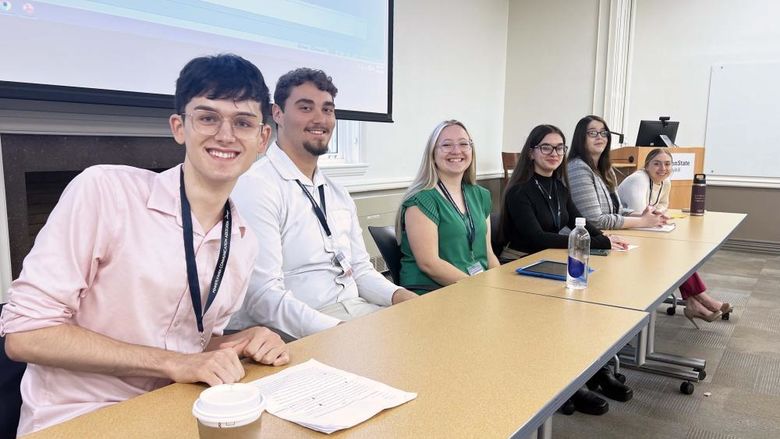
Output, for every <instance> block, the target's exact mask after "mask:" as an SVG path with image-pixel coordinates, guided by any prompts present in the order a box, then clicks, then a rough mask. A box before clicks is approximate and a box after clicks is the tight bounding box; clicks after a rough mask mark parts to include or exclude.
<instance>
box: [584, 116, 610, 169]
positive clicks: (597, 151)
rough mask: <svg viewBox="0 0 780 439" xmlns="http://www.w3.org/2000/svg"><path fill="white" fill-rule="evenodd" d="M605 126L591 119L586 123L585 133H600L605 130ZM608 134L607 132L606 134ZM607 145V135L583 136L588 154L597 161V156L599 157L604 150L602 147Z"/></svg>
mask: <svg viewBox="0 0 780 439" xmlns="http://www.w3.org/2000/svg"><path fill="white" fill-rule="evenodd" d="M606 129H607V128H606V126H604V124H603V123H601V122H599V121H597V120H592V121H590V123H589V124H588V128H587V129H586V130H585V133H588V132H593V131H595V132H597V133H602V132H604V131H606ZM607 136H609V134H607ZM606 147H607V137H602V136H601V134H599V135H597V136H596V137H591V136H589V135H586V136H585V149H586V151H587V153H588V154H590V155H591V156H592V157H594V159H595V160H594V161H598V160H597V159H598V157H601V153H602V152H604V149H605V148H606Z"/></svg>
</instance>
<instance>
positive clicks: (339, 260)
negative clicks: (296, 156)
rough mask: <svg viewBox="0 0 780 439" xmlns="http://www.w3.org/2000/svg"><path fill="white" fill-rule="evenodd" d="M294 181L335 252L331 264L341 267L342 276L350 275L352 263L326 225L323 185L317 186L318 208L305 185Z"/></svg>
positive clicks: (348, 276)
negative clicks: (318, 194) (306, 199)
mask: <svg viewBox="0 0 780 439" xmlns="http://www.w3.org/2000/svg"><path fill="white" fill-rule="evenodd" d="M295 182H296V183H298V186H300V188H301V190H302V191H303V193H304V195H306V198H308V199H309V202H310V203H311V207H312V209H313V210H314V215H316V216H317V220H318V221H319V222H320V225H321V226H322V229H323V230H324V231H325V235H327V237H328V243H329V244H330V247H331V248H332V249H333V252H334V253H335V255H334V256H333V265H335V266H337V267H339V268H341V270H342V272H343V273H342V276H343V277H344V278H350V277H352V265H351V264H350V263H349V259H348V258H347V256H346V255H345V254H344V252H342V251H341V250H340V249H339V248H338V246H337V245H336V240H335V238H333V234H332V233H331V231H330V226H328V218H327V217H326V215H327V207H326V206H325V186H323V185H320V186H319V187H318V188H317V189H318V191H319V193H320V205H321V206H322V207H321V208H320V205H317V202H316V201H314V197H312V196H311V193H309V191H308V189H306V186H304V185H303V183H301V181H300V180H295ZM340 277H341V276H340Z"/></svg>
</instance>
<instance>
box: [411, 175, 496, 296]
mask: <svg viewBox="0 0 780 439" xmlns="http://www.w3.org/2000/svg"><path fill="white" fill-rule="evenodd" d="M463 192H464V196H465V200H466V204H467V205H468V207H469V211H470V212H471V217H472V218H473V220H474V228H475V232H476V233H475V236H474V244H473V252H472V249H469V243H468V232H467V228H466V227H467V226H466V224H467V222H466V216H465V215H464V214H461V213H460V212H459V211H458V210H456V209H455V207H454V206H453V205H452V204H451V203H450V202H449V201H447V199H446V198H444V196H443V195H442V194H441V193H440V192H439V191H438V190H436V188H433V189H427V190H424V191H420V192H418V193H417V194H415V195H414V196H413V197H411V198H409V199H408V200H406V201H405V202H404V203H403V205H401V225H402V229H403V231H402V233H401V285H403V286H409V287H411V288H412V289H415V288H414V287H419V286H426V287H432V288H437V287H439V286H440V285H439V284H438V283H436V282H435V281H434V280H433V279H431V278H430V277H428V275H426V274H425V273H423V272H422V271H421V270H420V268H419V267H417V262H416V261H415V259H414V255H413V254H412V249H411V247H410V246H409V237H408V236H407V234H406V227H405V224H404V223H403V221H404V215H405V214H406V209H408V208H409V207H411V206H417V208H419V209H420V211H421V212H422V213H423V214H425V216H427V217H428V218H430V219H431V221H433V222H434V224H436V226H437V227H438V229H439V230H438V231H439V257H440V258H441V259H443V260H445V261H447V262H449V263H450V264H452V265H454V266H455V267H457V268H458V269H459V270H461V271H462V272H464V273H468V267H469V266H471V265H472V264H474V263H475V262H479V263H480V264H481V265H482V268H483V269H484V270H487V268H488V261H487V243H486V241H485V236H486V234H487V221H488V218H489V216H490V211H491V199H490V191H488V190H487V189H485V188H483V187H481V186H477V185H473V184H464V185H463ZM417 292H418V294H424V292H421V291H417Z"/></svg>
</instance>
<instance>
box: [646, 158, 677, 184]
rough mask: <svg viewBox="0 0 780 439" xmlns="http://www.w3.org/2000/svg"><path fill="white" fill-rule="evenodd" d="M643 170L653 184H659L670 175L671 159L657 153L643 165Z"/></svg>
mask: <svg viewBox="0 0 780 439" xmlns="http://www.w3.org/2000/svg"><path fill="white" fill-rule="evenodd" d="M645 170H646V171H647V174H648V175H649V176H650V178H651V179H652V180H653V183H655V184H661V182H662V181H664V180H666V179H667V178H668V177H669V176H670V175H672V157H671V156H669V154H666V153H663V152H662V153H659V154H657V155H656V156H655V157H653V158H652V159H651V160H650V161H648V162H647V165H645Z"/></svg>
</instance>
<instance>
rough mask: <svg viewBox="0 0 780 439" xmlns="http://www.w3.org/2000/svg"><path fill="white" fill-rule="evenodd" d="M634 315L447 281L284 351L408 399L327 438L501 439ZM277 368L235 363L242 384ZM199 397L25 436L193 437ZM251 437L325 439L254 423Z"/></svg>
mask: <svg viewBox="0 0 780 439" xmlns="http://www.w3.org/2000/svg"><path fill="white" fill-rule="evenodd" d="M647 322H648V315H647V313H644V312H638V311H632V310H626V309H619V308H613V307H605V306H598V305H593V304H589V303H584V302H577V301H569V300H559V299H555V298H551V297H545V296H539V295H532V294H519V293H517V292H513V291H509V290H505V289H498V288H490V287H487V286H480V287H475V284H466V283H459V284H456V285H453V286H451V287H447V288H444V289H441V290H439V291H436V292H433V293H430V294H428V295H426V296H423V297H420V298H418V299H415V300H412V301H408V302H404V303H402V304H399V305H396V306H392V307H390V308H388V309H385V310H382V311H379V312H377V313H374V314H372V315H369V316H366V317H363V318H360V319H357V320H353V321H351V322H349V323H347V324H345V325H340V326H337V327H335V328H332V329H329V330H326V331H323V332H321V333H318V334H315V335H312V336H309V337H306V338H304V339H301V340H298V341H296V342H294V343H291V344H290V352H291V357H292V362H291V365H293V364H298V363H302V362H304V361H306V360H308V359H310V358H314V359H317V360H318V361H321V362H323V363H325V364H328V365H331V366H334V367H338V368H342V369H344V370H347V371H349V372H353V373H356V374H359V375H363V376H366V377H368V378H371V379H375V380H378V381H381V382H383V383H386V384H388V385H391V386H394V387H397V388H399V389H402V390H405V391H410V392H417V393H418V396H417V399H415V400H413V401H411V402H408V403H406V404H404V405H401V406H399V407H396V408H393V409H389V410H385V411H384V412H382V413H380V414H378V415H377V416H375V417H374V418H372V419H370V420H368V421H366V422H364V423H362V424H360V425H358V426H356V427H354V428H351V429H348V430H344V431H341V432H336V433H334V434H332V435H331V436H332V437H350V438H352V437H355V438H382V437H386V438H406V437H409V438H420V437H463V438H472V437H510V436H512V435H513V434H517V435H527V434H529V433H531V432H533V431H534V430H535V429H536V428H538V426H539V425H541V424H542V423H543V422H544V420H545V419H546V418H547V417H549V416H551V415H552V413H553V411H554V410H555V409H556V408H557V407H558V406H559V405H560V404H561V403H562V402H563V401H564V399H565V398H568V397H569V396H570V395H571V394H573V392H574V391H576V389H577V388H578V387H579V386H581V385H583V383H584V382H585V380H587V379H588V378H589V377H590V375H591V374H592V373H593V372H595V371H596V370H597V369H598V368H599V367H600V366H601V365H602V364H603V363H605V362H606V361H607V360H608V359H609V358H610V357H611V356H612V355H614V354H615V353H616V352H617V351H618V350H619V349H620V348H621V347H622V346H623V345H624V344H625V343H626V342H627V341H628V340H629V339H630V338H631V337H632V336H633V335H635V334H636V333H637V332H638V331H639V330H640V329H641V328H642V327H643V326H645V325H647ZM281 369H282V368H271V367H266V366H257V365H253V364H252V365H247V366H246V370H247V376H246V377H245V379H244V381H251V380H255V379H258V378H261V377H263V376H267V375H269V374H272V373H274V372H277V371H279V370H281ZM204 388H205V387H203V386H200V385H191V384H174V385H171V386H168V387H165V388H162V389H159V390H157V391H154V392H151V393H148V394H145V395H142V396H139V397H137V398H133V399H131V400H128V401H125V402H123V403H119V404H116V405H114V406H111V407H108V408H105V409H101V410H98V411H95V412H93V413H90V414H87V415H84V416H81V417H79V418H76V419H74V420H71V421H68V422H65V423H63V424H60V425H57V426H54V427H51V428H49V429H46V430H43V431H40V432H38V433H35V434H33V435H30V436H28V437H30V438H74V437H78V438H89V437H96V438H101V439H108V438H113V437H133V438H154V439H159V438H168V437H176V438H194V437H197V435H198V432H197V425H196V420H195V418H194V417H193V416H192V414H191V409H192V404H193V402H194V401H195V399H196V398H197V397H198V394H199V393H200V392H201V391H202V390H203V389H204ZM259 430H260V431H259V437H264V438H294V437H325V436H323V435H322V434H321V433H317V432H314V431H311V430H308V429H305V428H303V427H299V426H297V425H295V424H293V423H290V422H287V421H284V420H281V419H279V418H276V417H274V416H272V415H270V414H268V413H265V414H263V416H262V418H261V422H260V425H259Z"/></svg>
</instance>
